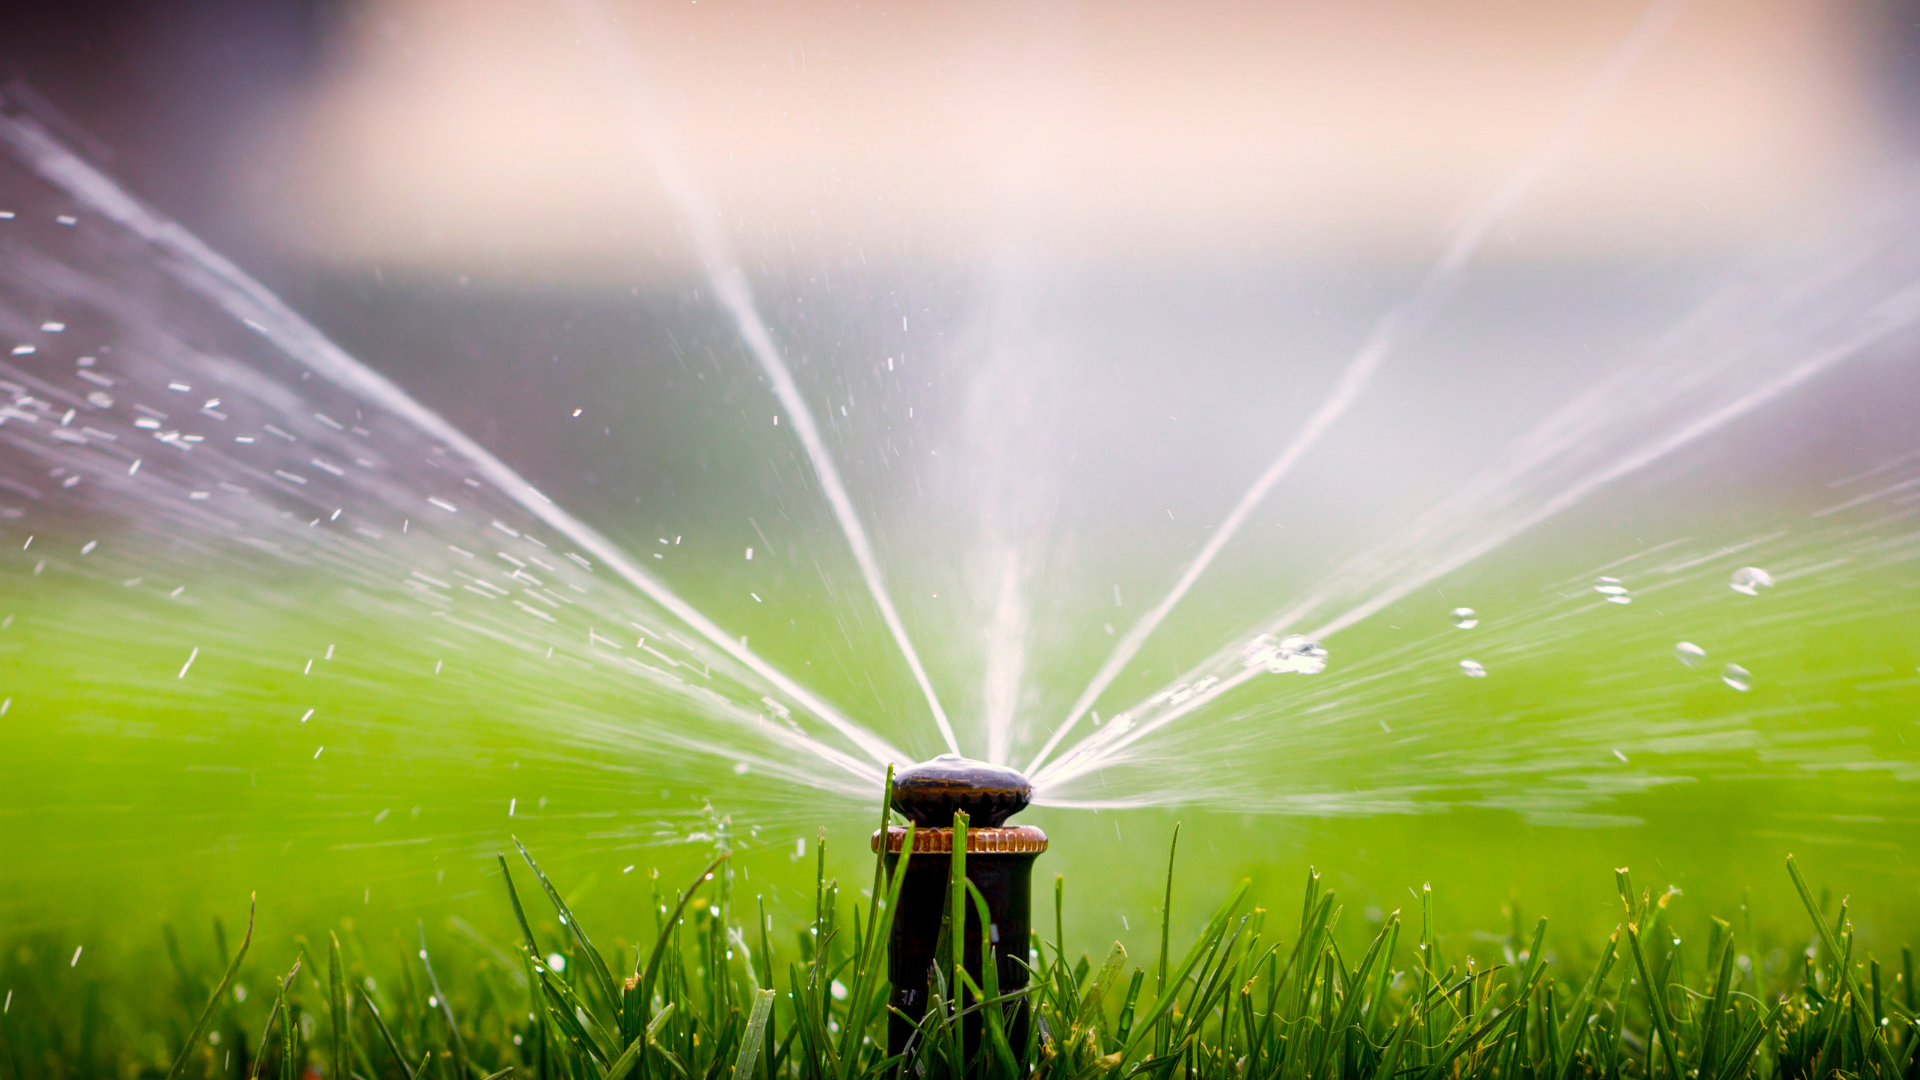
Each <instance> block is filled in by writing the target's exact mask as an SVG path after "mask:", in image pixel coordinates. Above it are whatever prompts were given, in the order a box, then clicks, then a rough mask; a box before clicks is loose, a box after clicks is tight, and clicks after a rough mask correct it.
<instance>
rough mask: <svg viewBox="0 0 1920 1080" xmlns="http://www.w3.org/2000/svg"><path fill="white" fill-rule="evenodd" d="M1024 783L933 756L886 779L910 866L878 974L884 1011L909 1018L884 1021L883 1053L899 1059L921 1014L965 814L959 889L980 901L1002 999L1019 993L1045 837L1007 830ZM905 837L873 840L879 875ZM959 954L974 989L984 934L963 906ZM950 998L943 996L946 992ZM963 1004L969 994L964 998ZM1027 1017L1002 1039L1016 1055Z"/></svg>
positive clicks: (1021, 1009)
mask: <svg viewBox="0 0 1920 1080" xmlns="http://www.w3.org/2000/svg"><path fill="white" fill-rule="evenodd" d="M1032 798H1033V784H1032V783H1030V782H1029V781H1028V780H1027V778H1026V777H1025V776H1022V775H1021V774H1020V773H1018V772H1015V771H1014V770H1012V769H1008V768H1004V767H1002V766H999V765H989V764H987V763H986V762H984V761H972V760H969V759H967V758H963V757H961V756H959V755H958V754H942V755H941V756H939V757H937V758H934V759H933V760H932V761H929V762H925V763H924V764H920V765H915V766H914V767H912V768H910V769H907V770H905V771H903V772H901V773H900V774H899V775H897V776H896V777H895V778H894V783H893V808H894V809H895V810H897V811H899V812H900V814H901V815H903V816H904V817H906V819H907V820H908V821H911V822H913V823H914V826H915V828H914V835H913V857H912V858H911V859H909V860H908V861H907V878H906V881H905V882H904V883H903V884H902V886H901V890H900V906H899V910H897V911H896V912H895V913H894V919H893V936H892V938H891V940H890V942H889V956H888V966H887V974H888V977H889V978H890V979H892V981H893V1005H894V1008H896V1009H898V1010H899V1013H904V1014H905V1015H906V1016H908V1017H911V1018H912V1020H911V1021H910V1020H907V1019H903V1018H902V1017H901V1016H900V1015H899V1013H896V1014H895V1015H893V1016H892V1017H890V1018H889V1020H888V1021H887V1052H888V1053H890V1054H897V1053H900V1052H901V1051H902V1050H903V1049H905V1047H906V1043H907V1040H908V1039H909V1038H910V1037H911V1036H912V1035H913V1030H914V1028H913V1023H914V1021H918V1020H919V1019H920V1018H921V1017H922V1016H924V1015H925V1013H926V1010H927V1000H928V992H927V987H928V969H929V968H930V967H932V965H933V964H934V962H935V959H936V957H935V950H936V948H937V947H938V945H939V941H940V921H941V919H942V917H943V916H944V915H945V914H946V912H947V911H948V907H947V904H946V900H947V881H948V878H949V877H950V876H951V874H952V864H953V833H954V830H953V819H954V813H955V812H956V811H959V812H964V813H965V814H966V815H967V821H968V825H967V846H966V873H967V880H968V881H970V882H972V883H973V887H974V888H976V889H979V890H980V895H981V896H982V897H983V898H985V900H986V902H987V914H988V923H987V926H986V927H985V928H984V936H985V938H986V940H987V943H988V945H989V946H991V947H992V948H993V949H994V950H995V955H996V956H997V958H998V964H997V971H998V975H999V984H1000V986H999V988H1000V992H1001V993H1002V994H1006V993H1008V992H1010V991H1013V990H1017V989H1019V988H1021V987H1023V986H1025V985H1027V968H1026V965H1025V961H1026V959H1027V947H1028V945H1027V943H1028V939H1029V936H1030V934H1029V928H1030V927H1031V925H1032V913H1031V906H1032V905H1031V899H1032V895H1031V894H1032V888H1031V884H1032V877H1033V860H1034V858H1035V857H1036V856H1038V855H1039V854H1040V853H1041V852H1043V851H1045V850H1047V834H1046V833H1043V832H1041V831H1040V830H1039V829H1036V828H1034V827H1033V826H1031V825H1008V824H1006V820H1007V819H1008V818H1010V817H1012V816H1013V815H1015V814H1017V813H1019V812H1020V811H1022V810H1024V809H1026V806H1027V803H1028V802H1030V801H1031V800H1032ZM906 833H907V830H906V829H904V828H901V827H897V826H896V827H893V828H890V829H888V830H887V831H886V833H885V835H884V836H883V835H882V834H880V833H877V832H876V833H874V835H873V847H874V850H875V851H878V850H879V849H880V845H881V843H882V842H884V843H885V844H886V845H887V849H886V850H887V867H888V869H889V870H891V869H892V868H893V867H894V866H895V865H896V864H897V863H898V862H899V858H900V846H901V844H902V843H903V842H904V841H905V840H906ZM966 913H967V920H966V938H965V950H966V951H965V952H964V953H963V954H962V956H963V962H964V963H965V965H966V969H967V973H968V974H969V975H970V976H972V978H973V980H974V982H975V983H976V984H979V985H982V986H984V985H985V981H984V980H983V979H982V978H981V948H980V942H981V938H982V930H983V928H982V927H981V926H980V922H979V919H978V916H977V914H976V911H975V908H974V906H973V904H972V902H971V901H969V902H968V903H967V904H966ZM950 993H951V991H950ZM968 996H971V995H968ZM1028 1012H1029V1010H1028V1008H1027V1006H1026V1005H1025V1004H1024V1002H1023V1003H1022V1004H1020V1005H1019V1006H1018V1007H1017V1008H1015V1009H1013V1010H1012V1014H1013V1015H1012V1016H1011V1017H1010V1018H1009V1022H1008V1036H1009V1038H1010V1039H1011V1041H1012V1043H1013V1045H1014V1046H1015V1047H1018V1046H1020V1045H1021V1044H1022V1043H1023V1042H1024V1041H1025V1039H1026V1027H1027V1016H1028ZM980 1023H981V1018H980V1015H979V1014H978V1013H974V1014H972V1015H971V1016H969V1017H968V1018H967V1021H966V1027H965V1035H966V1043H967V1045H969V1046H973V1045H977V1044H978V1040H979V1032H980Z"/></svg>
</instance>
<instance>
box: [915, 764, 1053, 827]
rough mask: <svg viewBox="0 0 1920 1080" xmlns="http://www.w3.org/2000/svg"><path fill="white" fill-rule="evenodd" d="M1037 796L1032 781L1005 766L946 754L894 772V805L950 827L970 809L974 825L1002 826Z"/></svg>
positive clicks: (927, 823)
mask: <svg viewBox="0 0 1920 1080" xmlns="http://www.w3.org/2000/svg"><path fill="white" fill-rule="evenodd" d="M1032 801H1033V782H1032V781H1030V780H1028V779H1027V778H1026V777H1025V776H1023V775H1021V774H1020V773H1019V772H1018V771H1017V770H1014V769H1009V768H1007V767H1005V766H1004V765H989V764H987V763H986V762H984V761H974V760H973V759H971V758H963V757H961V756H960V755H959V754H941V755H940V756H939V757H937V758H934V759H933V760H932V761H924V762H921V763H920V764H918V765H915V766H913V767H912V768H909V769H906V770H904V771H902V772H900V773H897V774H895V776H894V778H893V808H894V809H895V810H898V811H899V812H900V813H901V814H902V815H903V816H905V817H906V819H907V820H908V821H911V822H913V823H914V824H915V825H919V826H922V827H930V828H946V827H948V826H951V825H952V824H953V814H954V811H956V810H960V811H965V812H966V815H967V820H968V821H969V822H970V823H971V824H972V826H973V827H974V828H986V829H997V828H999V827H1000V826H1001V825H1004V824H1005V823H1006V820H1007V819H1008V818H1010V817H1012V816H1013V815H1015V814H1017V813H1019V812H1020V811H1022V810H1025V809H1026V808H1027V804H1028V803H1030V802H1032Z"/></svg>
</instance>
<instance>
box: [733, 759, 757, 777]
mask: <svg viewBox="0 0 1920 1080" xmlns="http://www.w3.org/2000/svg"><path fill="white" fill-rule="evenodd" d="M752 771H753V766H751V765H749V764H747V763H746V762H744V761H736V762H734V763H733V775H735V776H745V775H747V774H748V773H750V772H752Z"/></svg>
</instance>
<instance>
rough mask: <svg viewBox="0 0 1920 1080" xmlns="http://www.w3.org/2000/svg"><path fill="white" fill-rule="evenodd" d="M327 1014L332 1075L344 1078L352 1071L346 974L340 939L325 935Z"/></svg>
mask: <svg viewBox="0 0 1920 1080" xmlns="http://www.w3.org/2000/svg"><path fill="white" fill-rule="evenodd" d="M327 1012H328V1013H330V1014H332V1020H333V1059H332V1060H333V1075H335V1076H346V1075H347V1074H348V1073H350V1072H352V1071H353V1063H352V1062H351V1061H350V1060H349V1054H350V1051H349V1050H348V1049H347V1040H348V1037H349V1035H348V1029H347V974H346V971H345V965H343V964H342V963H341V962H340V938H339V937H338V936H337V935H335V934H334V933H333V932H332V931H328V933H327Z"/></svg>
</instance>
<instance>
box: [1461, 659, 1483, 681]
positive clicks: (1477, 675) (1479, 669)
mask: <svg viewBox="0 0 1920 1080" xmlns="http://www.w3.org/2000/svg"><path fill="white" fill-rule="evenodd" d="M1460 674H1462V675H1465V676H1466V677H1467V678H1469V679H1484V678H1486V677H1487V668H1486V665H1484V664H1482V663H1481V662H1480V661H1478V660H1462V661H1460Z"/></svg>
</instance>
